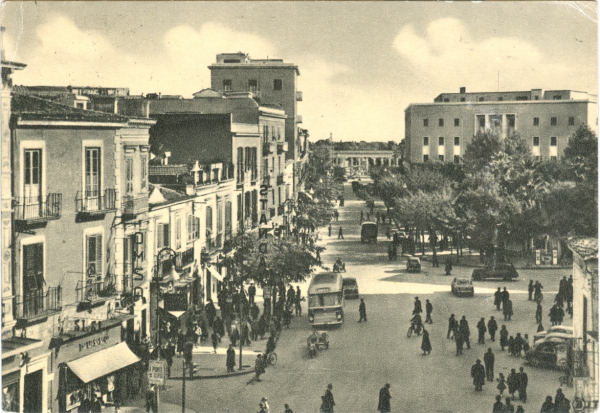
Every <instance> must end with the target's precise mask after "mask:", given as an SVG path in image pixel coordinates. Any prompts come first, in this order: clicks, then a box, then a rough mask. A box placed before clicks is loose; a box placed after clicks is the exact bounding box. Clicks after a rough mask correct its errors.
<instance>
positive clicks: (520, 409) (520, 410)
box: [515, 405, 525, 413]
mask: <svg viewBox="0 0 600 413" xmlns="http://www.w3.org/2000/svg"><path fill="white" fill-rule="evenodd" d="M515 413H525V409H523V406H521V405H518V406H517V410H515Z"/></svg>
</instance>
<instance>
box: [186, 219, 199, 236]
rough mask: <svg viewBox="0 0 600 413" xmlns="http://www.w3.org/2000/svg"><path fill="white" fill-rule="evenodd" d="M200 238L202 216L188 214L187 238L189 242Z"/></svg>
mask: <svg viewBox="0 0 600 413" xmlns="http://www.w3.org/2000/svg"><path fill="white" fill-rule="evenodd" d="M198 238H200V218H198V217H195V216H193V215H188V216H187V240H188V242H191V241H194V240H197V239H198Z"/></svg>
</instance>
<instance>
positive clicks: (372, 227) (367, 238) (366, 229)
mask: <svg viewBox="0 0 600 413" xmlns="http://www.w3.org/2000/svg"><path fill="white" fill-rule="evenodd" d="M360 242H375V243H376V242H377V224H376V223H375V222H372V221H366V222H363V223H362V225H361V227H360Z"/></svg>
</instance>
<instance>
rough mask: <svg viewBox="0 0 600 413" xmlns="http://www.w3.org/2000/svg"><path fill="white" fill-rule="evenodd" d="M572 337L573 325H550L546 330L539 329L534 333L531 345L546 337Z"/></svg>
mask: <svg viewBox="0 0 600 413" xmlns="http://www.w3.org/2000/svg"><path fill="white" fill-rule="evenodd" d="M572 337H573V327H571V326H562V325H559V326H552V327H550V328H549V329H548V330H545V331H540V332H538V333H535V335H534V336H533V345H536V344H539V343H541V342H542V341H545V340H546V338H548V339H553V338H556V339H558V340H560V339H565V340H566V339H570V338H572Z"/></svg>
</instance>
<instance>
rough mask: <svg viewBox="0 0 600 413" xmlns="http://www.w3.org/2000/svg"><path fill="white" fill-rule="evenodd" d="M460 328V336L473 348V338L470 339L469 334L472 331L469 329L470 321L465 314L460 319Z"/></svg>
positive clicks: (468, 346)
mask: <svg viewBox="0 0 600 413" xmlns="http://www.w3.org/2000/svg"><path fill="white" fill-rule="evenodd" d="M458 330H459V331H460V336H461V338H462V339H463V341H464V342H465V343H466V345H467V348H468V349H470V348H471V340H470V339H469V336H470V335H471V331H470V330H469V323H468V322H467V319H466V318H465V316H462V318H461V319H460V324H459V326H458Z"/></svg>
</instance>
